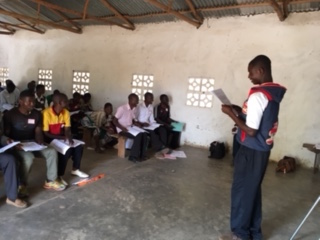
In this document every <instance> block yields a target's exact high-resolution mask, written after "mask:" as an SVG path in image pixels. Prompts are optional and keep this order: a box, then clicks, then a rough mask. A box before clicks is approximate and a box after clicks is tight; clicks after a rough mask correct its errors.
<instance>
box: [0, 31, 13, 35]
mask: <svg viewBox="0 0 320 240" xmlns="http://www.w3.org/2000/svg"><path fill="white" fill-rule="evenodd" d="M0 34H4V35H12V34H14V32H7V31H0Z"/></svg>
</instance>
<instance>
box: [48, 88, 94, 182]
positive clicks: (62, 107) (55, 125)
mask: <svg viewBox="0 0 320 240" xmlns="http://www.w3.org/2000/svg"><path fill="white" fill-rule="evenodd" d="M67 106H68V97H67V96H66V95H65V94H63V93H58V94H55V95H54V96H53V106H52V107H48V108H46V109H45V110H44V111H43V132H44V135H45V136H46V138H47V139H48V142H51V141H52V140H53V139H64V140H66V141H68V142H69V144H70V146H71V147H70V148H69V149H68V151H67V152H66V153H65V154H64V155H63V154H62V153H58V177H59V180H60V182H61V183H62V184H63V185H65V186H67V185H68V183H67V182H66V181H65V180H64V179H63V178H62V176H63V175H64V172H65V170H66V167H67V163H68V160H69V158H70V157H72V161H73V165H72V171H71V174H72V175H75V176H78V177H81V178H87V177H89V175H88V174H86V173H84V172H82V171H80V165H81V159H82V153H83V146H82V145H79V146H77V147H72V145H73V139H72V134H71V124H70V113H69V111H68V110H67V109H66V107H67Z"/></svg>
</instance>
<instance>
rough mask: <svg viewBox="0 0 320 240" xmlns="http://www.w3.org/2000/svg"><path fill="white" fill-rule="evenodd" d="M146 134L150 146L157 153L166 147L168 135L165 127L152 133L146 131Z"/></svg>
mask: <svg viewBox="0 0 320 240" xmlns="http://www.w3.org/2000/svg"><path fill="white" fill-rule="evenodd" d="M147 132H148V133H149V134H150V138H151V145H152V148H153V149H154V150H155V151H159V150H161V149H162V148H164V147H166V146H167V139H168V135H167V130H166V128H165V127H163V126H160V127H158V128H156V129H155V130H153V131H152V130H147Z"/></svg>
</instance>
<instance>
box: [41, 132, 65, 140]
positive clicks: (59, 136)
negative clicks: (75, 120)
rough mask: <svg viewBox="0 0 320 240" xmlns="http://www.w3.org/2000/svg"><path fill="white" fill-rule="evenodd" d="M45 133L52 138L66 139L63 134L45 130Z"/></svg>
mask: <svg viewBox="0 0 320 240" xmlns="http://www.w3.org/2000/svg"><path fill="white" fill-rule="evenodd" d="M43 133H44V135H45V136H46V137H47V138H50V139H65V137H64V136H63V135H56V134H51V133H50V132H49V131H43Z"/></svg>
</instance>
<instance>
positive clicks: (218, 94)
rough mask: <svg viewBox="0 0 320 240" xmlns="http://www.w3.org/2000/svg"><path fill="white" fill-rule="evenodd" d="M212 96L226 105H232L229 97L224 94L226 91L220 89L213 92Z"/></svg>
mask: <svg viewBox="0 0 320 240" xmlns="http://www.w3.org/2000/svg"><path fill="white" fill-rule="evenodd" d="M212 94H213V95H215V96H216V97H217V98H219V100H220V101H221V102H222V103H223V104H225V105H232V104H231V102H230V100H229V99H228V97H227V95H226V94H225V93H224V91H223V90H222V89H221V88H219V89H216V90H213V91H212Z"/></svg>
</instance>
